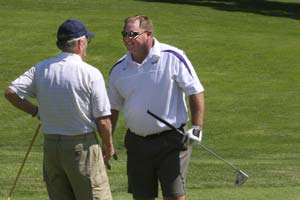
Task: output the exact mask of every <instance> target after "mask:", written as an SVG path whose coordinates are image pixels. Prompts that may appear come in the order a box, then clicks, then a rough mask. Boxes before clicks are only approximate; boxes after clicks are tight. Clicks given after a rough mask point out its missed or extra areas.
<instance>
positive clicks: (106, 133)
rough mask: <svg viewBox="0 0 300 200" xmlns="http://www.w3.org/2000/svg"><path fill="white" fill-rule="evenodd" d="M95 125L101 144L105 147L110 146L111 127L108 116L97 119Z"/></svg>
mask: <svg viewBox="0 0 300 200" xmlns="http://www.w3.org/2000/svg"><path fill="white" fill-rule="evenodd" d="M96 124H97V129H98V132H99V135H100V137H101V139H102V144H103V145H105V146H106V147H109V146H112V126H111V122H110V119H109V116H105V117H99V118H97V119H96Z"/></svg>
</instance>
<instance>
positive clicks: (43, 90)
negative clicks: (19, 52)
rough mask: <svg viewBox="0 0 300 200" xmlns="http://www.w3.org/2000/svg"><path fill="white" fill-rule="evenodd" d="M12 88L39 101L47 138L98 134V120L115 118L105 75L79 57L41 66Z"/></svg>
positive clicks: (60, 58) (64, 57)
mask: <svg viewBox="0 0 300 200" xmlns="http://www.w3.org/2000/svg"><path fill="white" fill-rule="evenodd" d="M10 88H11V89H12V90H14V91H15V92H16V93H17V95H18V96H19V97H21V98H26V97H34V98H35V97H36V98H37V100H38V104H39V114H40V118H41V122H42V127H43V131H44V132H45V133H46V134H61V135H78V134H83V133H87V132H92V131H96V130H97V127H96V124H95V118H97V117H101V116H107V115H110V114H111V112H110V103H109V99H108V96H107V92H106V88H105V82H104V79H103V76H102V74H101V72H100V71H99V70H98V69H96V68H95V67H93V66H91V65H89V64H87V63H85V62H84V61H82V59H81V57H80V56H79V55H77V54H71V53H61V54H60V55H58V56H57V57H54V58H51V59H48V60H45V61H43V62H40V63H38V64H37V65H36V66H34V67H32V68H30V69H29V70H28V71H27V72H25V73H24V74H23V75H21V76H20V77H19V78H18V79H16V80H15V81H13V82H12V83H11V85H10Z"/></svg>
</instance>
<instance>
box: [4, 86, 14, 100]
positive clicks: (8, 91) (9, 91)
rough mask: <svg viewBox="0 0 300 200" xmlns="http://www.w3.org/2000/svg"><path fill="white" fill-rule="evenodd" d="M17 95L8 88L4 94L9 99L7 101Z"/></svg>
mask: <svg viewBox="0 0 300 200" xmlns="http://www.w3.org/2000/svg"><path fill="white" fill-rule="evenodd" d="M14 94H15V92H14V91H13V90H12V89H10V88H7V89H6V90H5V92H4V97H5V98H6V99H7V100H10V99H11V97H12V96H13V95H14Z"/></svg>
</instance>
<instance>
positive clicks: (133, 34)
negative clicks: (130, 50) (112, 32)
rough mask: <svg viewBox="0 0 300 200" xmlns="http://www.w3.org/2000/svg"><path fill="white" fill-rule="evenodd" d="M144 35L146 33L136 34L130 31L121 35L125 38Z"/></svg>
mask: <svg viewBox="0 0 300 200" xmlns="http://www.w3.org/2000/svg"><path fill="white" fill-rule="evenodd" d="M143 33H146V31H144V32H142V33H139V32H134V31H129V32H126V31H122V32H121V34H122V36H123V37H131V38H135V37H137V36H139V35H142V34H143Z"/></svg>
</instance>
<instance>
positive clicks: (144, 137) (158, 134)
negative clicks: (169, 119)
mask: <svg viewBox="0 0 300 200" xmlns="http://www.w3.org/2000/svg"><path fill="white" fill-rule="evenodd" d="M184 126H185V124H182V125H181V126H180V127H179V128H178V129H179V130H181V131H184V129H183V128H184ZM127 133H129V134H131V135H133V136H136V137H139V138H143V139H155V138H157V137H159V136H165V135H168V134H170V133H177V132H176V131H175V130H173V129H171V130H166V131H162V132H159V133H154V134H151V135H146V136H140V135H137V134H136V133H134V132H132V131H131V130H130V129H128V130H127Z"/></svg>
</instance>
